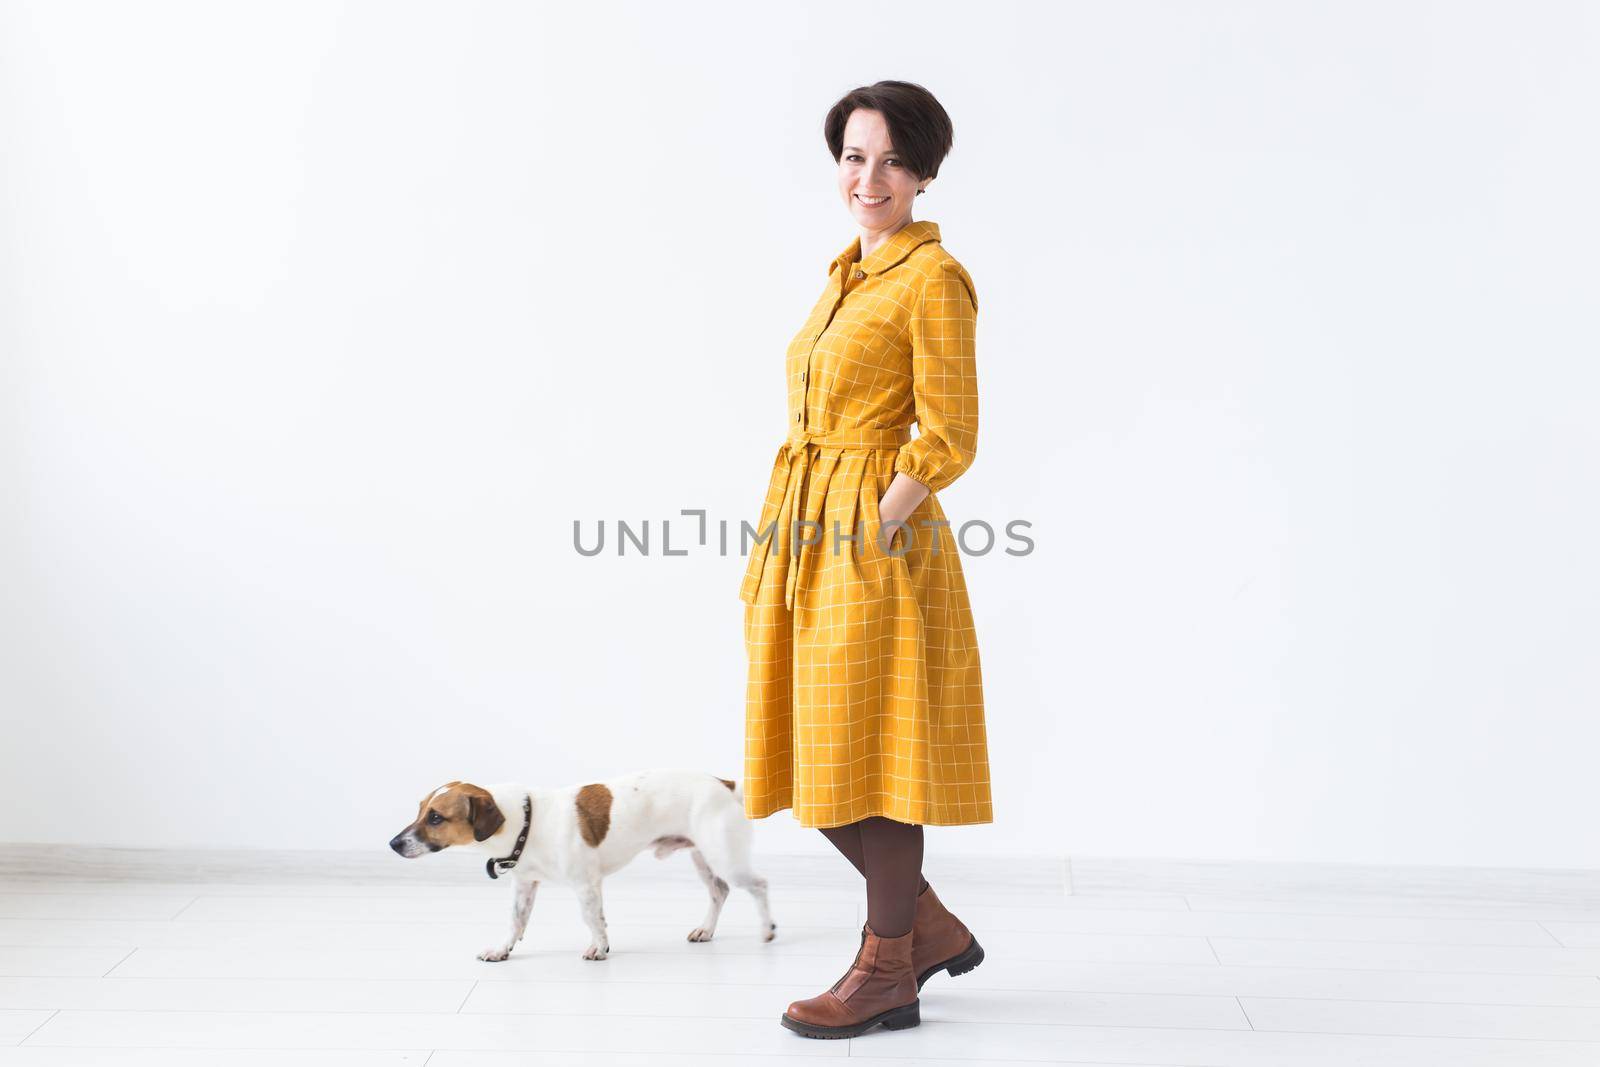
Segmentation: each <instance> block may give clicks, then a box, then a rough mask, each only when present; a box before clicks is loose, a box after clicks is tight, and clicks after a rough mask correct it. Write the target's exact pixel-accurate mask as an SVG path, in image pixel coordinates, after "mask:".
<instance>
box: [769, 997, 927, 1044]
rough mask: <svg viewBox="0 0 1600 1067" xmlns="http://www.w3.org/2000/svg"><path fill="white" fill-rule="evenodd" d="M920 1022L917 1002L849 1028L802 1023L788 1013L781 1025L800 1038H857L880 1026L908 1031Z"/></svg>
mask: <svg viewBox="0 0 1600 1067" xmlns="http://www.w3.org/2000/svg"><path fill="white" fill-rule="evenodd" d="M921 1022H922V1010H921V1006H920V1004H919V1002H918V1001H915V1000H913V1001H912V1002H911V1003H910V1004H904V1005H901V1006H900V1007H898V1008H890V1009H889V1010H888V1011H880V1012H879V1013H878V1014H876V1015H874V1016H873V1017H872V1018H870V1019H863V1020H862V1021H861V1022H858V1023H852V1024H851V1025H849V1026H816V1025H813V1024H812V1023H803V1022H801V1021H800V1020H799V1019H795V1018H792V1017H791V1016H790V1015H789V1013H788V1012H784V1013H783V1025H784V1026H786V1027H788V1028H789V1029H790V1030H793V1031H794V1032H795V1033H797V1034H799V1035H800V1036H801V1037H820V1038H837V1037H859V1036H861V1035H862V1034H864V1033H866V1032H867V1031H868V1030H871V1029H872V1028H873V1027H874V1026H882V1027H883V1028H884V1029H885V1030H909V1029H911V1028H912V1027H913V1026H916V1025H918V1024H919V1023H921Z"/></svg>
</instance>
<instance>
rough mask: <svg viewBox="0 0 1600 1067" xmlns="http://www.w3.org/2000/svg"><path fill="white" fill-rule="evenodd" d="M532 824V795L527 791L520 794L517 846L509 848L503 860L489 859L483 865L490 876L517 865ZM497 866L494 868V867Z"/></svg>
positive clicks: (496, 876)
mask: <svg viewBox="0 0 1600 1067" xmlns="http://www.w3.org/2000/svg"><path fill="white" fill-rule="evenodd" d="M532 826H533V796H532V794H529V793H524V794H523V795H522V833H520V834H518V835H517V847H516V848H513V849H512V850H511V855H509V856H507V857H506V858H505V859H503V860H497V859H491V860H490V861H489V862H488V863H486V864H484V865H483V869H484V870H486V871H488V872H489V877H490V878H498V877H500V871H509V870H510V869H511V868H513V867H515V866H516V865H517V860H519V859H521V858H522V846H523V845H526V844H527V843H528V830H529V828H531V827H532ZM497 867H498V868H499V870H496V869H495V868H497Z"/></svg>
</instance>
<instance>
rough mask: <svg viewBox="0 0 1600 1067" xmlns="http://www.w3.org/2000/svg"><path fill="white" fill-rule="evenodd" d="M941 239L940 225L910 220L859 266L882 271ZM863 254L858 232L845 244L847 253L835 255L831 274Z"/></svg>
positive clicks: (829, 271)
mask: <svg viewBox="0 0 1600 1067" xmlns="http://www.w3.org/2000/svg"><path fill="white" fill-rule="evenodd" d="M938 239H939V224H938V223H937V222H925V221H922V220H918V221H916V222H908V223H906V224H905V225H904V226H902V227H900V228H899V229H898V230H896V231H895V232H894V233H893V234H891V235H890V236H889V239H888V240H887V241H884V242H883V243H882V244H880V245H878V247H877V248H874V249H873V250H872V251H871V252H868V253H867V258H866V259H865V260H864V261H863V262H862V263H861V266H860V267H859V268H858V269H860V270H862V271H865V272H866V273H868V274H882V273H883V272H884V271H886V270H888V269H889V268H890V267H892V266H894V265H895V264H897V263H899V262H901V261H902V260H904V259H905V258H906V257H907V256H909V255H910V254H911V250H912V249H914V248H916V247H917V246H918V245H920V244H926V243H927V242H928V241H937V240H938ZM860 255H861V236H860V235H859V234H857V235H856V237H855V238H854V239H852V240H851V242H850V243H849V244H848V245H846V246H845V249H844V251H843V252H840V253H839V254H838V255H837V256H834V257H833V262H832V263H829V264H828V273H829V274H832V273H833V272H834V271H836V270H838V269H839V268H840V267H844V266H848V265H849V264H850V263H852V262H854V261H855V260H856V258H857V257H858V256H860Z"/></svg>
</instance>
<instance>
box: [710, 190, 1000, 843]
mask: <svg viewBox="0 0 1600 1067" xmlns="http://www.w3.org/2000/svg"><path fill="white" fill-rule="evenodd" d="M860 252H861V239H860V238H859V237H857V238H856V239H854V240H853V241H851V243H850V245H849V247H847V248H846V249H845V250H844V251H843V252H841V253H839V255H838V256H837V257H835V258H834V260H833V262H831V263H830V264H828V283H827V287H826V288H825V289H824V290H823V293H822V297H821V298H820V299H819V300H818V301H817V304H816V306H815V307H814V308H813V309H812V311H811V315H810V317H809V318H807V319H806V322H805V325H804V326H802V327H801V328H800V332H799V333H797V334H796V335H795V337H794V340H792V341H791V342H790V343H789V349H788V355H787V358H786V360H785V369H784V373H785V378H786V381H787V382H788V390H789V407H788V411H789V434H788V438H787V440H785V441H784V443H783V445H782V446H780V447H779V449H778V455H777V459H776V461H775V462H774V463H773V467H772V478H771V481H770V483H769V484H768V486H767V496H766V500H765V503H764V505H763V507H762V509H761V517H760V519H759V520H758V525H757V527H756V531H755V538H754V541H753V544H752V545H751V548H750V558H749V562H748V564H747V567H746V570H745V576H744V581H743V583H742V584H741V586H740V590H739V597H740V599H741V600H743V601H744V602H745V616H744V634H745V649H746V653H747V655H748V658H749V676H748V682H747V685H746V698H745V760H744V803H745V814H746V815H747V816H749V817H750V818H762V817H764V816H767V815H770V814H772V813H773V812H775V811H780V810H782V809H783V808H793V810H794V815H795V818H796V819H797V820H798V821H799V823H800V825H802V826H841V825H844V824H845V823H851V822H855V821H857V820H858V819H864V818H867V817H868V816H872V815H882V816H886V817H888V818H891V819H895V820H898V821H900V822H907V823H918V824H924V825H934V826H954V825H960V824H964V823H986V822H993V821H994V815H993V811H992V807H991V803H990V795H989V756H988V741H987V738H986V736H985V733H984V719H983V681H982V677H981V672H980V669H979V663H978V643H977V636H976V634H975V632H974V630H973V625H972V611H971V607H970V605H969V604H968V601H967V586H966V581H965V579H964V578H963V576H962V571H961V557H960V555H959V553H958V551H957V548H956V541H955V536H954V534H953V533H952V531H951V529H950V527H949V524H948V522H947V521H946V519H945V515H944V511H943V509H942V508H941V507H940V505H939V500H938V498H937V496H936V495H935V494H937V493H938V491H939V490H941V489H943V488H945V487H946V486H947V485H949V484H950V483H951V482H953V481H955V479H956V478H957V477H958V476H960V474H961V473H962V472H963V471H965V470H966V469H967V467H968V466H969V465H970V464H971V463H972V459H973V454H974V449H975V448H976V444H977V434H978V391H977V378H976V368H975V356H976V330H975V325H976V320H977V311H978V298H977V295H976V292H975V290H974V288H973V284H972V278H971V276H970V275H968V274H967V272H966V269H965V268H963V267H962V266H961V264H960V263H958V262H957V261H956V260H955V259H954V258H953V257H952V256H951V255H950V254H949V253H948V252H946V251H945V250H944V247H943V246H942V245H941V244H940V243H939V227H938V226H937V225H936V224H935V223H932V222H911V223H907V224H906V225H905V226H903V227H902V228H901V229H900V230H898V231H896V232H895V233H894V234H893V235H891V236H890V237H889V239H888V240H886V241H884V242H883V243H882V244H880V245H879V246H878V247H877V248H875V249H873V250H872V252H871V253H869V254H868V255H867V257H866V258H865V259H864V260H862V259H861V255H860ZM858 260H860V262H857V261H858ZM913 421H915V422H916V424H917V436H916V437H914V438H913V437H912V436H911V433H910V426H911V423H912V422H913ZM896 471H904V472H905V473H906V474H908V475H910V476H911V477H912V478H915V479H916V480H917V481H919V482H921V483H923V484H924V485H926V486H928V487H929V489H931V490H932V492H930V493H929V494H928V495H927V496H926V497H925V498H924V499H923V501H922V503H921V504H919V505H918V506H917V509H916V510H915V511H914V512H912V513H911V516H910V518H909V520H908V523H907V525H906V526H905V527H903V528H901V529H900V530H899V531H898V532H896V533H895V535H894V537H893V540H892V541H891V542H890V544H889V546H888V549H887V551H886V550H885V549H884V548H882V547H880V546H879V545H878V544H877V543H876V538H877V534H878V498H879V497H880V496H881V495H882V494H883V492H884V491H885V490H886V489H888V488H889V483H890V482H892V481H893V480H894V476H895V472H896ZM768 533H770V537H769V538H767V539H765V540H763V539H762V538H763V535H766V534H768ZM852 537H853V538H854V540H850V538H852Z"/></svg>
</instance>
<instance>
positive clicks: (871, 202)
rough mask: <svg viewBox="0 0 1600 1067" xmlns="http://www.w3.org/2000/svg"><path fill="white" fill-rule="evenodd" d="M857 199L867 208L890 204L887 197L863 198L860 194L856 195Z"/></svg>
mask: <svg viewBox="0 0 1600 1067" xmlns="http://www.w3.org/2000/svg"><path fill="white" fill-rule="evenodd" d="M856 199H857V200H859V201H861V203H862V204H863V205H864V206H866V207H882V206H883V205H884V204H887V203H888V202H889V198H888V197H887V196H862V195H861V194H860V193H857V194H856Z"/></svg>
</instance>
